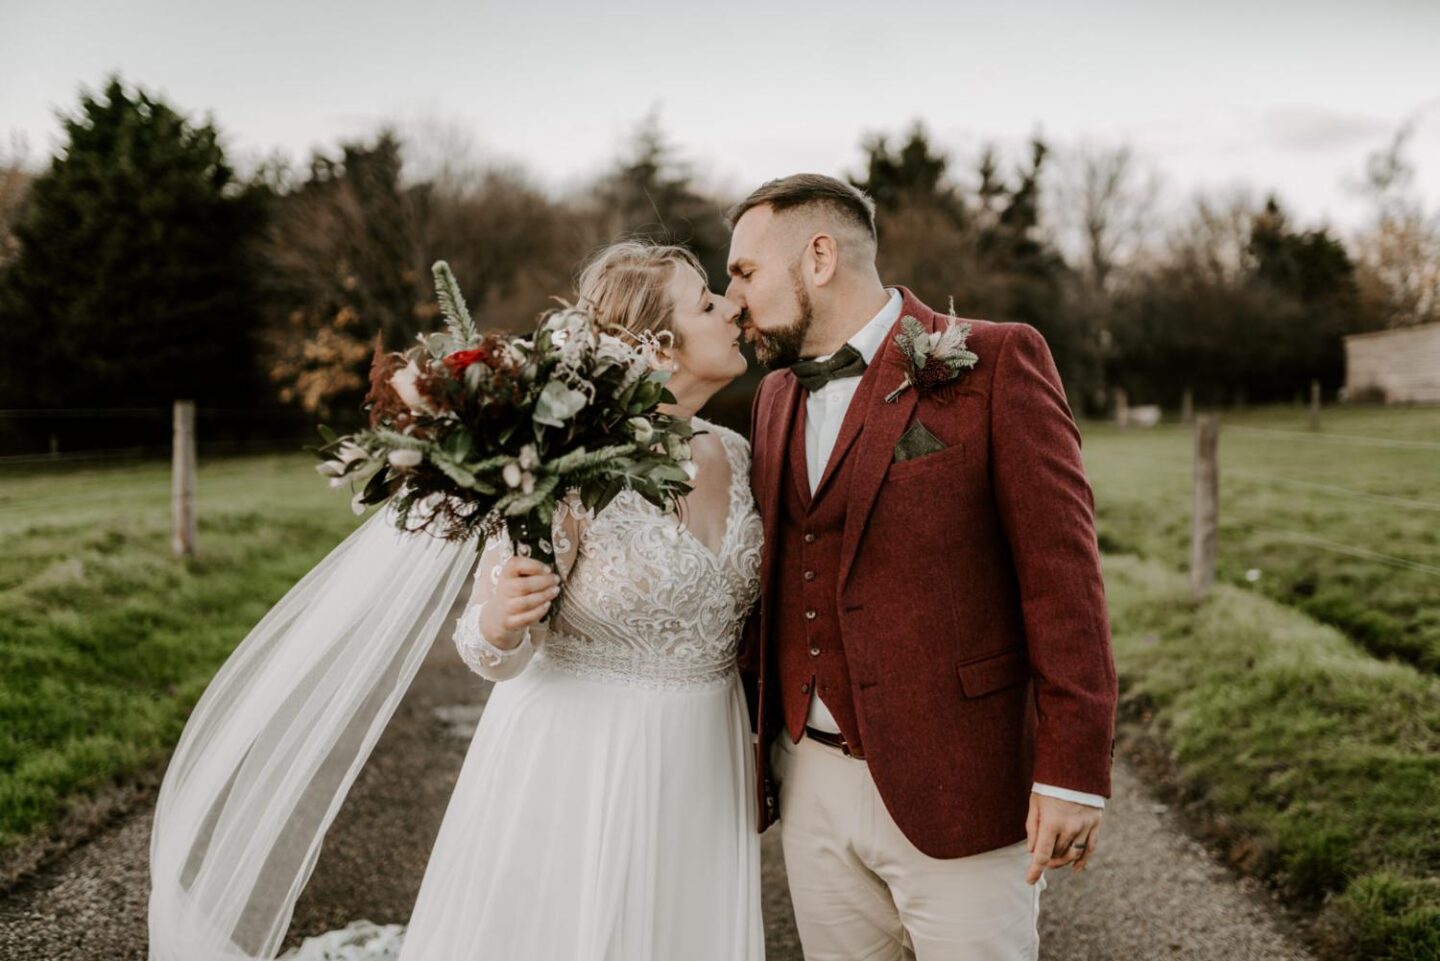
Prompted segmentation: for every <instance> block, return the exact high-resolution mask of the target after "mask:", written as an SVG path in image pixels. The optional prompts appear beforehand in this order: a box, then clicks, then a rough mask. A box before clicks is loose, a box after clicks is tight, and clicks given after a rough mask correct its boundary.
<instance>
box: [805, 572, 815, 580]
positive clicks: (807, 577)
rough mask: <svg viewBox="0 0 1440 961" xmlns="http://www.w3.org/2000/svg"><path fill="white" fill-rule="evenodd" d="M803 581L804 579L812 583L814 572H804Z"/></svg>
mask: <svg viewBox="0 0 1440 961" xmlns="http://www.w3.org/2000/svg"><path fill="white" fill-rule="evenodd" d="M805 579H806V580H807V581H813V580H814V579H815V572H814V571H806V572H805Z"/></svg>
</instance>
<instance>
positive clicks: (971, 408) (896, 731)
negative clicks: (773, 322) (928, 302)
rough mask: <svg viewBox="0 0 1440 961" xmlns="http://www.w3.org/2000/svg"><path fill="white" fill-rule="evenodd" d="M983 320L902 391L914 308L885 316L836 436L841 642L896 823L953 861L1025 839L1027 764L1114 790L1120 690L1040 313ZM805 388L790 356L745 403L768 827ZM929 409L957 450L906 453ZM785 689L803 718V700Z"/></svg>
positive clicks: (749, 658) (1079, 467)
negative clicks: (791, 496)
mask: <svg viewBox="0 0 1440 961" xmlns="http://www.w3.org/2000/svg"><path fill="white" fill-rule="evenodd" d="M899 289H900V291H901V293H902V295H903V297H904V306H903V309H902V317H903V316H906V315H908V316H913V317H915V318H916V319H917V320H919V321H920V323H921V324H922V325H923V326H924V327H925V328H926V329H927V330H930V331H934V330H937V329H940V327H941V326H943V324H944V321H945V317H944V315H940V314H937V313H936V312H935V311H933V310H931V309H930V308H928V307H926V306H925V305H924V304H922V303H920V301H919V300H917V299H916V298H915V296H914V295H913V294H912V293H911V292H910V291H909V290H906V289H905V288H903V287H902V288H899ZM968 323H970V324H971V327H972V329H971V332H970V336H969V339H968V341H967V346H968V347H969V349H970V350H972V351H974V353H975V354H977V355H978V356H979V361H978V362H977V363H976V365H975V366H974V367H973V368H971V369H969V370H966V371H964V372H962V373H961V375H960V377H959V378H958V379H957V380H955V381H953V382H951V383H949V384H946V385H945V386H943V387H941V388H939V389H938V390H936V391H935V392H933V393H929V394H924V395H922V394H920V393H919V392H917V391H916V390H915V389H914V388H913V387H912V388H909V389H907V390H905V391H904V392H903V393H901V394H900V395H899V396H898V397H897V398H896V400H895V401H894V402H893V403H886V402H885V400H884V397H885V395H886V394H888V393H889V392H890V391H891V390H892V389H893V388H894V387H895V386H896V385H898V384H899V383H900V382H901V380H902V378H903V376H904V373H905V369H906V365H907V363H908V362H907V361H906V359H905V357H904V355H903V354H902V353H901V352H900V350H899V348H898V347H897V346H896V345H895V343H894V336H895V334H896V333H898V332H899V331H900V325H899V323H898V322H897V323H896V325H895V326H894V328H892V330H891V332H890V333H889V334H887V335H886V339H885V343H884V346H883V347H882V348H881V349H880V351H879V352H878V353H877V354H876V355H875V357H874V359H873V360H872V362H871V364H870V365H869V366H868V367H867V369H866V371H865V373H864V374H863V375H862V384H861V387H860V389H858V390H857V393H856V401H855V402H854V403H852V405H851V408H850V410H849V411H848V412H847V414H846V417H845V421H844V424H843V426H842V427H841V430H840V437H839V439H838V440H837V442H836V445H835V451H836V456H839V457H844V458H853V459H854V461H853V463H850V464H847V465H846V466H847V468H848V470H846V471H845V474H846V475H847V477H846V481H847V486H846V488H845V490H844V491H843V492H842V491H840V490H838V489H836V490H832V491H830V496H834V495H836V494H842V493H843V496H844V497H845V498H846V503H845V519H844V524H843V535H842V541H841V546H840V559H839V566H838V574H837V576H836V579H835V582H834V584H833V586H832V588H831V589H833V591H834V605H835V607H834V609H835V610H836V611H837V612H838V613H837V621H836V623H837V624H838V630H839V637H838V638H835V639H832V644H834V643H836V642H838V646H839V647H840V648H841V649H842V650H843V656H844V658H845V662H846V666H847V667H848V675H849V678H850V691H849V696H850V701H851V705H850V706H851V707H852V708H853V711H854V718H855V723H856V724H857V725H858V731H859V736H860V740H861V743H862V744H863V746H864V751H865V760H866V763H868V764H869V766H870V772H871V775H872V777H873V778H874V781H875V786H876V788H877V789H878V791H879V793H880V796H881V798H882V799H883V800H884V802H885V805H886V808H887V809H888V810H889V812H890V814H891V816H892V817H893V818H894V820H895V823H896V824H897V825H898V826H899V827H900V829H901V831H903V832H904V834H905V836H906V837H907V838H909V839H910V841H911V842H912V843H914V844H915V846H916V847H917V848H919V849H920V850H921V851H922V852H924V853H925V854H927V855H929V856H931V857H938V858H954V857H964V856H967V855H971V854H977V853H980V852H982V851H988V850H992V849H994V848H997V847H1001V846H1004V845H1007V844H1013V843H1015V842H1017V841H1020V840H1022V839H1024V837H1025V816H1026V813H1027V809H1028V800H1029V793H1030V786H1031V784H1032V782H1034V781H1039V782H1042V783H1045V784H1052V785H1056V786H1059V787H1066V788H1071V789H1073V790H1077V791H1084V792H1088V793H1091V794H1099V795H1102V796H1106V797H1108V796H1109V794H1110V763H1111V757H1112V754H1113V750H1114V741H1113V737H1114V723H1115V706H1116V698H1117V692H1116V682H1115V668H1114V661H1113V658H1112V655H1111V650H1110V628H1109V620H1108V616H1107V613H1106V606H1105V588H1104V584H1103V582H1102V580H1101V572H1100V555H1099V551H1098V548H1097V546H1096V540H1095V521H1094V500H1093V497H1092V495H1091V491H1090V485H1089V483H1088V482H1087V480H1086V477H1085V471H1084V465H1083V463H1082V461H1081V457H1080V434H1079V431H1078V430H1077V428H1076V426H1075V421H1074V418H1073V417H1072V415H1071V412H1070V408H1069V405H1068V404H1067V402H1066V400H1065V393H1064V390H1063V389H1062V387H1061V383H1060V376H1059V374H1058V372H1057V371H1056V369H1055V364H1054V361H1053V360H1052V359H1051V356H1050V351H1049V348H1048V347H1047V346H1046V344H1045V340H1044V338H1043V337H1041V335H1040V334H1039V332H1038V331H1036V330H1035V329H1034V328H1033V327H1030V326H1028V325H1025V324H1018V323H994V322H990V321H985V320H970V321H968ZM866 378H873V379H874V380H875V382H874V383H873V384H869V385H866V384H865V383H864V380H865V379H866ZM867 386H868V388H869V389H868V390H867V389H866V387H867ZM801 394H803V391H802V389H801V387H800V385H799V383H798V381H797V380H796V379H795V376H794V374H792V373H791V372H790V371H788V370H780V371H776V372H774V373H771V374H770V375H768V376H767V377H766V378H765V379H764V380H763V381H762V382H761V384H760V387H759V390H758V391H757V392H756V396H755V402H754V407H753V410H752V420H751V443H752V449H753V456H752V465H753V466H752V473H751V486H752V488H753V491H754V495H755V501H756V504H757V505H758V507H759V511H760V514H761V517H762V519H763V521H764V526H765V548H764V553H763V557H762V561H761V567H760V577H761V599H760V603H759V604H758V605H757V607H756V609H755V610H754V612H753V613H752V616H751V617H750V619H749V621H748V622H747V624H746V629H745V633H744V637H743V638H742V641H741V644H740V664H741V671H742V674H743V676H744V678H745V682H746V695H747V697H748V699H749V705H750V710H751V720H752V723H753V725H754V728H755V730H756V731H758V732H760V737H759V739H758V744H757V745H756V756H755V764H756V774H757V778H756V783H757V791H758V797H757V802H758V804H759V812H760V830H762V831H763V830H765V829H766V828H767V827H768V826H769V825H770V824H771V823H772V822H773V821H774V820H775V819H776V818H777V816H783V813H784V812H779V811H777V810H776V798H775V793H774V785H773V782H772V780H771V777H770V772H769V750H768V748H769V744H770V741H771V740H772V739H773V737H774V736H775V734H776V733H777V732H778V731H779V730H780V728H781V724H782V718H783V717H784V715H785V713H786V708H787V704H786V703H785V701H786V700H796V701H803V700H804V699H806V698H808V697H809V694H808V693H804V692H802V691H801V690H800V689H799V688H798V687H797V688H796V690H793V691H792V690H785V691H783V692H782V691H780V690H779V689H778V688H779V686H780V685H779V683H778V671H777V667H776V664H777V661H778V654H779V651H778V645H779V644H780V643H781V638H780V637H779V634H778V632H777V630H776V628H775V622H776V620H777V618H776V612H775V610H774V609H773V604H772V603H770V602H771V601H773V598H774V597H775V596H776V595H777V593H778V591H777V590H776V587H775V582H774V578H775V577H776V563H775V558H776V554H777V547H778V545H779V541H778V538H780V537H782V536H785V533H784V529H783V525H782V524H781V523H780V497H781V488H780V485H781V483H782V481H783V479H784V478H785V476H786V475H785V463H784V461H785V458H786V456H787V450H788V449H789V446H790V433H791V430H792V427H793V426H794V425H795V422H796V421H797V420H798V418H797V417H796V416H795V413H796V411H797V409H798V406H799V403H800V402H801V401H802V400H803V398H802V397H801V396H800V395H801ZM916 419H919V420H920V421H921V422H922V423H923V424H924V425H925V427H926V428H928V429H929V430H930V432H931V433H932V434H934V435H935V436H936V437H938V438H939V439H940V440H941V441H942V442H944V444H945V445H946V449H945V450H942V451H938V452H936V453H932V454H927V455H923V456H921V457H919V458H914V459H911V460H908V461H905V462H903V463H902V464H901V465H899V469H896V467H895V466H892V460H893V450H894V447H895V444H896V442H897V441H899V439H900V436H901V434H903V433H904V432H905V430H906V428H907V427H909V426H910V424H912V423H913V422H914V421H915V420H916ZM851 440H853V443H852V442H850V441H851ZM834 466H835V465H831V467H832V469H833V467H834ZM782 698H783V699H784V700H782ZM788 707H789V710H790V712H791V715H792V717H793V716H794V712H795V711H797V710H803V708H802V707H801V706H800V704H798V703H797V704H790V705H788Z"/></svg>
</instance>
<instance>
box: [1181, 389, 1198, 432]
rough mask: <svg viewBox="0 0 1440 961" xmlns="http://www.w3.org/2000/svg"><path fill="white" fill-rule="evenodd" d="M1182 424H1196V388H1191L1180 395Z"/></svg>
mask: <svg viewBox="0 0 1440 961" xmlns="http://www.w3.org/2000/svg"><path fill="white" fill-rule="evenodd" d="M1180 423H1182V424H1193V423H1195V388H1193V387H1190V386H1187V387H1186V388H1185V392H1184V393H1182V394H1181V395H1180Z"/></svg>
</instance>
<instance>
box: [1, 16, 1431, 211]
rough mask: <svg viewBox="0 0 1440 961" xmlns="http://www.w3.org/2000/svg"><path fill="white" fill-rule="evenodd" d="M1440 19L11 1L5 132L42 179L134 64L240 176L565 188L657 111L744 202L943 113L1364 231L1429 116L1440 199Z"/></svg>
mask: <svg viewBox="0 0 1440 961" xmlns="http://www.w3.org/2000/svg"><path fill="white" fill-rule="evenodd" d="M1437 51H1440V0H1370V2H1367V3H1361V2H1353V0H1352V2H1348V3H1341V2H1333V0H1303V2H1302V0H1245V2H1241V0H1206V2H1198V0H1188V2H1166V0H1148V2H1134V0H1103V2H1085V0H1048V2H1036V3H1023V2H1014V3H1010V4H1000V3H988V4H980V3H971V2H966V0H949V2H915V0H869V2H860V0H771V2H768V3H767V2H759V0H730V2H709V3H695V2H683V0H668V2H653V0H652V2H607V0H577V2H557V0H526V2H511V3H496V2H475V0H472V2H468V3H461V2H440V0H428V2H426V0H419V2H407V3H400V2H395V0H392V2H389V3H381V2H377V0H344V2H340V0H288V2H277V0H247V2H245V3H223V4H222V3H216V2H212V0H188V2H161V0H103V2H96V0H84V2H75V0H0V135H10V136H15V135H19V136H21V137H23V138H25V139H26V140H28V142H29V146H30V153H31V157H32V162H33V161H34V160H35V159H36V157H37V156H40V155H44V154H48V153H49V152H50V151H51V150H52V149H54V147H55V145H56V143H57V141H58V130H59V125H58V123H57V122H56V120H55V116H54V114H55V110H56V109H57V108H66V109H68V108H70V107H72V106H73V104H74V103H75V100H76V94H77V91H78V90H79V88H80V87H81V85H86V86H89V87H91V88H95V87H97V86H98V85H99V84H100V83H101V81H102V80H103V78H104V77H105V75H106V74H107V73H108V72H110V71H116V70H118V71H120V72H121V73H122V74H123V76H124V78H125V79H126V80H127V81H130V82H132V83H138V84H141V85H143V86H145V87H147V88H149V89H151V90H153V91H158V92H160V93H163V94H164V95H165V96H166V97H167V98H169V99H170V100H171V102H172V103H173V104H175V105H176V106H178V107H179V108H181V109H183V110H185V111H187V112H190V113H192V114H194V115H196V116H200V115H203V114H205V113H207V112H208V113H209V114H210V115H211V116H212V117H213V119H214V120H215V122H216V123H217V124H218V126H219V127H220V128H221V129H222V131H223V132H224V134H225V135H226V138H227V141H226V142H227V144H228V146H229V148H230V149H231V151H232V154H234V155H235V156H236V157H237V159H239V160H241V161H242V166H243V165H244V164H243V161H244V160H246V159H247V158H248V159H252V160H253V158H255V157H257V156H259V155H261V154H263V153H267V152H270V151H273V150H277V149H278V150H280V151H282V152H284V153H287V154H288V155H290V156H291V157H293V158H296V159H303V158H304V157H305V156H306V155H307V154H308V152H309V151H310V150H311V149H315V148H321V149H333V148H334V146H335V144H336V143H337V141H338V140H339V139H340V138H343V137H356V136H364V135H367V134H370V133H372V132H373V131H374V130H375V129H376V128H377V127H378V126H379V125H380V124H381V123H382V122H386V121H391V122H395V123H399V124H401V125H403V126H408V127H411V128H412V129H414V128H415V125H416V124H425V125H428V128H427V127H423V126H422V127H420V129H430V130H432V131H435V130H446V131H448V133H446V134H445V136H444V137H441V136H440V135H439V134H432V135H431V136H432V137H433V140H434V142H439V141H441V140H443V139H446V138H454V137H456V136H459V137H462V138H467V139H470V140H471V141H472V143H473V146H474V148H475V150H476V151H477V153H479V154H481V155H483V156H488V157H492V158H497V159H503V160H509V161H518V162H521V163H523V164H524V165H526V166H527V167H529V168H530V169H531V170H532V171H533V172H534V173H535V175H536V176H537V178H538V179H539V180H540V181H541V182H542V183H544V184H545V185H547V186H550V187H553V188H557V189H558V188H563V187H565V186H567V185H570V184H573V183H575V182H577V181H578V180H579V179H580V178H583V177H586V176H589V175H591V174H593V173H595V172H596V171H597V170H599V169H601V168H602V167H603V165H604V164H605V163H606V162H607V161H609V160H610V159H611V158H613V157H614V156H615V154H616V152H617V150H618V149H619V147H620V145H621V144H622V142H623V141H624V139H625V137H626V135H627V133H628V132H629V131H631V130H633V129H634V127H635V125H636V124H637V123H638V121H639V120H640V119H641V118H643V117H644V116H645V115H646V114H647V113H648V112H649V111H650V110H651V109H652V108H654V109H658V110H659V113H660V117H661V121H662V124H663V126H664V128H665V129H666V130H667V132H668V133H669V135H670V137H671V139H672V140H673V141H674V142H675V144H676V145H677V146H678V147H679V148H680V149H681V151H682V153H683V156H684V157H686V158H687V159H689V160H690V161H691V162H692V163H693V165H694V167H695V169H696V170H697V171H698V172H699V173H700V174H701V175H702V176H703V177H704V178H705V179H706V180H707V181H708V182H709V183H711V184H712V185H715V186H718V187H720V188H723V189H728V190H730V191H733V192H735V193H742V192H744V191H745V190H748V189H749V188H750V187H751V186H754V185H755V184H757V183H759V182H760V181H763V180H765V179H768V178H770V177H773V176H779V175H783V174H787V173H793V172H796V171H799V170H815V171H821V172H827V173H835V174H844V173H847V172H856V171H858V161H859V157H860V152H859V148H858V144H859V141H860V138H861V136H862V135H863V134H865V133H867V132H872V131H886V132H893V133H898V132H900V131H902V130H904V129H905V128H906V127H908V126H909V124H910V122H911V121H912V120H913V119H915V118H920V119H922V120H923V121H924V122H925V123H926V124H927V126H928V127H929V128H930V130H931V132H932V134H933V135H934V137H935V139H936V140H937V141H938V142H939V143H940V144H941V145H943V146H944V147H946V148H947V149H948V150H949V151H950V152H951V154H952V155H953V156H954V157H955V158H956V159H957V162H959V163H960V164H962V173H963V172H964V168H965V167H968V166H969V164H970V163H971V162H972V161H973V158H974V156H975V155H976V154H977V152H978V151H979V149H980V147H981V145H982V144H983V143H985V142H994V143H997V144H998V145H999V146H1000V147H1001V148H1002V149H1003V150H1005V151H1007V152H1008V155H1009V156H1010V157H1012V158H1018V156H1019V151H1020V148H1021V146H1022V145H1023V143H1024V141H1025V139H1026V138H1027V137H1028V136H1029V135H1030V134H1031V133H1033V132H1035V131H1039V132H1041V133H1043V134H1044V136H1045V137H1046V138H1048V139H1049V140H1050V141H1052V142H1053V143H1054V144H1056V145H1057V146H1064V145H1066V144H1073V143H1077V142H1080V141H1082V140H1085V141H1090V142H1093V143H1097V144H1118V143H1121V142H1127V143H1130V144H1132V145H1133V146H1134V147H1135V148H1136V149H1137V150H1138V151H1139V152H1140V154H1141V155H1142V156H1143V157H1145V158H1146V159H1147V160H1148V161H1149V162H1150V163H1151V164H1153V165H1154V166H1155V167H1156V168H1157V169H1158V170H1160V171H1161V172H1162V174H1163V175H1164V176H1165V178H1166V180H1165V183H1166V190H1165V195H1164V196H1165V199H1166V200H1167V201H1169V202H1170V203H1172V204H1178V203H1180V202H1181V201H1182V200H1183V198H1185V197H1187V196H1188V195H1189V194H1190V193H1192V192H1193V191H1194V190H1195V189H1197V188H1206V189H1212V190H1218V189H1226V188H1228V187H1230V186H1232V185H1236V184H1248V185H1249V186H1250V187H1251V188H1253V189H1254V190H1255V191H1256V192H1257V193H1258V192H1261V191H1265V190H1271V189H1274V190H1277V191H1278V192H1279V193H1280V195H1281V197H1282V199H1283V200H1284V201H1285V202H1287V204H1288V205H1289V206H1290V207H1291V209H1292V210H1293V211H1294V213H1295V214H1296V216H1297V218H1298V219H1300V220H1301V221H1302V222H1304V223H1310V224H1314V223H1318V222H1321V221H1328V222H1330V223H1333V224H1336V225H1338V226H1340V227H1342V228H1344V227H1348V226H1351V225H1353V224H1355V223H1357V222H1359V220H1360V219H1361V218H1362V217H1363V214H1364V210H1365V208H1364V207H1363V206H1362V204H1361V202H1360V201H1359V200H1358V199H1356V198H1355V197H1354V196H1353V195H1352V194H1351V193H1350V192H1349V191H1347V189H1346V184H1347V183H1349V182H1353V181H1355V180H1356V179H1358V178H1359V176H1360V175H1361V172H1362V171H1363V167H1364V161H1365V157H1366V155H1367V154H1368V153H1370V152H1371V151H1373V150H1375V149H1377V148H1379V147H1381V146H1383V145H1384V144H1385V143H1386V142H1387V141H1388V140H1389V138H1390V137H1391V136H1392V135H1393V133H1394V131H1395V130H1396V129H1397V127H1398V126H1399V125H1400V124H1402V123H1404V122H1406V121H1407V120H1408V121H1413V122H1414V123H1415V124H1416V132H1415V137H1414V140H1413V141H1412V146H1411V150H1410V156H1411V158H1412V159H1413V160H1414V161H1416V162H1417V163H1418V165H1419V167H1420V170H1419V187H1420V189H1421V190H1423V191H1424V192H1425V194H1426V195H1427V196H1428V198H1429V201H1430V203H1431V204H1432V206H1433V205H1435V204H1437V203H1440V53H1437Z"/></svg>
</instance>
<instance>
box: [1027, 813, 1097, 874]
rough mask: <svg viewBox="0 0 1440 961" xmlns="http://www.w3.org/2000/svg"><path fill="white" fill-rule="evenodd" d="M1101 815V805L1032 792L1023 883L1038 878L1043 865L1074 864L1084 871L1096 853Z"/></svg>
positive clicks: (1076, 867) (1078, 869)
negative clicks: (1028, 852) (1094, 805)
mask: <svg viewBox="0 0 1440 961" xmlns="http://www.w3.org/2000/svg"><path fill="white" fill-rule="evenodd" d="M1102 816H1103V812H1102V811H1101V810H1100V808H1097V807H1091V806H1090V805H1088V804H1077V803H1076V802H1074V801H1065V800H1062V799H1061V798H1056V797H1050V796H1049V795H1045V794H1034V793H1032V794H1031V795H1030V813H1029V815H1028V816H1027V817H1026V818H1025V840H1026V842H1027V843H1028V844H1029V847H1030V855H1031V856H1030V870H1029V871H1028V872H1027V873H1026V875H1025V883H1026V884H1034V883H1035V882H1036V881H1039V880H1040V875H1042V874H1043V873H1044V872H1045V869H1046V868H1058V867H1064V866H1065V865H1067V864H1073V865H1074V866H1075V870H1076V871H1083V870H1085V866H1086V864H1087V863H1089V860H1090V855H1092V854H1094V853H1095V842H1096V840H1098V839H1099V837H1100V820H1101V817H1102Z"/></svg>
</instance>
